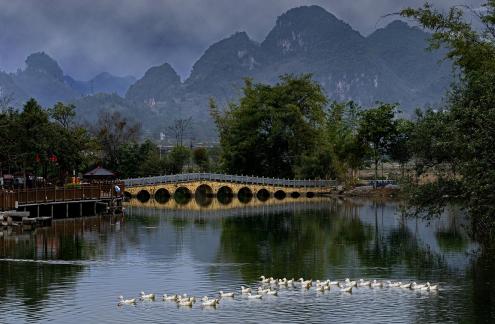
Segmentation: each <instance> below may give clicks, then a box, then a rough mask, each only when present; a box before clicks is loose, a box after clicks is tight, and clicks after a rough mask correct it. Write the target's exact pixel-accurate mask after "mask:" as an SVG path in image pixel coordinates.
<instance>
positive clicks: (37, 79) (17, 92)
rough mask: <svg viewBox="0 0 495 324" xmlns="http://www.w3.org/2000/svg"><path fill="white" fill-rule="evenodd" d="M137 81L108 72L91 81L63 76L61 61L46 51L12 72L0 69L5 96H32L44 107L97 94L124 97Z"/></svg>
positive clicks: (0, 85) (0, 86)
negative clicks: (23, 67) (22, 68)
mask: <svg viewBox="0 0 495 324" xmlns="http://www.w3.org/2000/svg"><path fill="white" fill-rule="evenodd" d="M135 81H136V79H135V78H134V77H132V76H127V77H117V76H114V75H111V74H110V73H107V72H103V73H100V74H98V75H97V76H95V77H94V78H92V79H91V80H88V81H78V80H75V79H74V78H72V77H71V76H68V75H64V72H63V70H62V69H61V67H60V66H59V65H58V63H57V62H56V61H55V60H54V59H53V58H51V57H50V56H49V55H47V54H46V53H44V52H39V53H33V54H31V55H29V56H28V57H27V59H26V67H25V69H24V70H21V69H19V70H18V71H17V72H16V73H10V74H7V73H4V72H1V71H0V89H2V91H1V93H2V94H3V95H9V96H10V95H13V96H14V98H15V99H16V102H18V103H20V102H22V101H24V100H26V99H28V98H29V97H33V98H36V99H37V100H38V101H39V102H40V103H41V104H43V105H45V106H51V105H53V104H55V103H56V102H57V101H65V102H68V101H71V100H75V99H77V98H80V97H82V96H87V95H91V94H95V93H117V94H119V95H121V96H124V95H125V93H126V92H127V90H128V88H129V86H130V85H131V84H133V83H134V82H135Z"/></svg>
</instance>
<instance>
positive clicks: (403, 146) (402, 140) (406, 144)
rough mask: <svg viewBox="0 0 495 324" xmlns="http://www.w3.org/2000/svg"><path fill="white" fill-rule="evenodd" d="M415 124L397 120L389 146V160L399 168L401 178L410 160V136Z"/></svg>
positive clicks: (405, 120)
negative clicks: (397, 164)
mask: <svg viewBox="0 0 495 324" xmlns="http://www.w3.org/2000/svg"><path fill="white" fill-rule="evenodd" d="M414 126H415V124H414V123H413V122H412V121H410V120H407V119H399V120H397V127H396V133H395V136H394V137H393V138H392V143H391V145H390V151H389V154H390V158H391V159H392V160H393V161H396V162H398V163H399V164H400V166H401V172H402V176H404V171H405V165H406V163H408V162H409V161H410V160H411V159H412V150H411V136H412V134H413V131H414Z"/></svg>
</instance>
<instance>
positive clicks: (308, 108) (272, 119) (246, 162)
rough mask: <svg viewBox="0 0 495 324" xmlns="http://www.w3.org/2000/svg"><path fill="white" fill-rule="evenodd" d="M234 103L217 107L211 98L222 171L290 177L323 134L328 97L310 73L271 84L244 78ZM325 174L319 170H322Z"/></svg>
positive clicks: (286, 76)
mask: <svg viewBox="0 0 495 324" xmlns="http://www.w3.org/2000/svg"><path fill="white" fill-rule="evenodd" d="M243 94H244V95H243V97H242V98H241V99H240V102H239V104H236V103H230V104H229V105H228V107H227V108H226V111H225V113H223V114H222V113H220V112H219V111H218V108H217V106H216V104H215V102H214V101H210V109H211V114H212V117H213V118H214V119H215V122H216V125H217V128H218V130H219V133H220V145H221V147H222V166H223V168H224V170H225V171H226V172H230V173H234V174H253V175H258V176H270V177H285V178H292V177H294V176H295V175H296V173H297V172H296V170H297V169H298V168H299V169H300V168H301V166H302V165H301V164H302V163H303V156H305V155H306V156H307V155H310V154H311V153H312V152H315V151H316V148H317V147H318V146H320V145H321V144H322V141H323V140H324V132H323V129H324V128H323V124H324V109H325V106H326V104H327V98H326V97H325V95H324V94H323V91H322V89H321V87H320V86H319V85H318V84H317V83H315V82H314V81H313V80H312V79H311V76H310V75H301V76H292V75H285V76H282V77H281V78H280V81H279V82H278V83H277V84H275V85H273V86H272V85H266V84H261V83H258V84H254V83H253V82H252V81H251V80H249V79H247V80H245V84H244V89H243ZM321 176H324V175H321Z"/></svg>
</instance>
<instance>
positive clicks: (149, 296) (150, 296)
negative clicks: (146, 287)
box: [140, 291, 155, 300]
mask: <svg viewBox="0 0 495 324" xmlns="http://www.w3.org/2000/svg"><path fill="white" fill-rule="evenodd" d="M140 299H141V300H155V294H145V293H144V291H141V297H140Z"/></svg>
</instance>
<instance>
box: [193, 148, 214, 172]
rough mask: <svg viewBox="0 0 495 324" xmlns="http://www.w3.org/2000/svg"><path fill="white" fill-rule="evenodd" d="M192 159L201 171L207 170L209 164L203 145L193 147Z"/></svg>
mask: <svg viewBox="0 0 495 324" xmlns="http://www.w3.org/2000/svg"><path fill="white" fill-rule="evenodd" d="M192 154H193V161H194V163H195V164H196V165H197V166H198V167H199V169H200V170H201V171H207V170H208V169H209V166H210V158H209V156H208V151H207V150H206V149H205V148H204V147H198V148H195V149H194V150H193V152H192Z"/></svg>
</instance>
